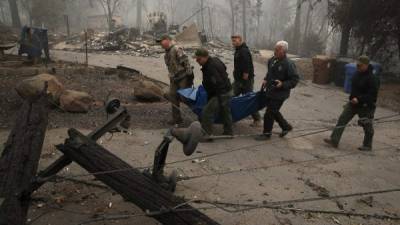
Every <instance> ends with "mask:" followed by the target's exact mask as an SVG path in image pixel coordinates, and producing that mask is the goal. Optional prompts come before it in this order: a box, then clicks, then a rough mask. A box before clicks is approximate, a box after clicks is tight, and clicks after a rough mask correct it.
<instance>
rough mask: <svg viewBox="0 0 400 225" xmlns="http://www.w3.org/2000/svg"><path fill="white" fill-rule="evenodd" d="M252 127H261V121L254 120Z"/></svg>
mask: <svg viewBox="0 0 400 225" xmlns="http://www.w3.org/2000/svg"><path fill="white" fill-rule="evenodd" d="M250 127H261V121H260V120H254V121H253V123H251V124H250Z"/></svg>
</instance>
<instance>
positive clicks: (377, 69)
mask: <svg viewBox="0 0 400 225" xmlns="http://www.w3.org/2000/svg"><path fill="white" fill-rule="evenodd" d="M371 65H372V67H373V68H374V70H373V74H374V75H375V76H378V77H379V76H380V74H381V72H382V65H381V64H379V63H375V62H372V63H371ZM356 72H357V64H355V63H349V64H346V65H345V80H344V91H345V92H346V93H348V94H350V92H351V81H352V79H353V76H354V74H356Z"/></svg>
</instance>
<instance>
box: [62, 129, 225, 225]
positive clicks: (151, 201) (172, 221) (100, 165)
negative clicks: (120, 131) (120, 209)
mask: <svg viewBox="0 0 400 225" xmlns="http://www.w3.org/2000/svg"><path fill="white" fill-rule="evenodd" d="M68 134H69V138H68V139H67V140H66V141H65V143H64V144H63V145H59V146H57V148H58V149H60V150H61V151H62V152H63V153H64V155H65V156H67V157H68V158H70V159H72V160H73V161H74V162H76V163H78V164H79V165H80V166H82V167H83V168H85V169H86V170H87V171H89V172H90V173H93V174H94V176H95V177H96V178H97V179H98V180H100V181H102V182H103V183H105V184H106V185H107V186H109V187H111V188H112V189H113V190H114V191H116V192H117V193H118V194H120V195H121V196H122V197H124V198H125V199H126V200H127V201H130V202H133V203H134V204H135V205H137V206H138V207H139V208H141V209H142V210H144V211H146V212H147V213H148V214H149V216H151V217H153V218H155V219H156V220H158V221H159V222H160V223H162V224H165V225H192V224H199V225H200V224H204V225H205V224H210V225H211V224H218V223H217V222H215V221H214V220H212V219H210V218H209V217H207V216H206V215H204V214H203V213H201V212H199V211H198V210H196V209H195V208H193V207H192V206H190V205H188V204H186V203H185V200H184V199H182V198H178V197H176V196H174V195H173V194H172V193H171V192H168V191H166V190H165V189H164V188H162V187H161V186H160V185H159V184H157V183H156V182H155V181H153V180H152V179H151V178H149V177H147V176H145V175H143V174H142V172H141V171H139V170H138V169H134V168H133V167H132V166H130V165H129V164H127V163H126V162H124V161H122V160H121V159H119V158H118V157H117V156H115V155H114V154H112V153H111V152H109V151H108V150H106V149H105V148H103V147H101V146H100V145H98V144H97V143H96V142H94V141H93V140H91V139H90V138H88V137H86V136H84V135H83V134H81V133H80V132H79V131H77V130H75V129H70V130H69V131H68ZM107 171H118V172H115V173H106V172H107ZM102 172H105V173H103V174H102ZM177 206H180V207H179V208H177ZM175 209H176V211H174V210H175Z"/></svg>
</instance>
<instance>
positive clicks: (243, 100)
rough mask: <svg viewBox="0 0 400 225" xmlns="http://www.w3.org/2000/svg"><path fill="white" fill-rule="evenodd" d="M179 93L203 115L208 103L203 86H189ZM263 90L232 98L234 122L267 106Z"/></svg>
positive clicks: (199, 114) (218, 120)
mask: <svg viewBox="0 0 400 225" xmlns="http://www.w3.org/2000/svg"><path fill="white" fill-rule="evenodd" d="M178 93H179V95H180V96H181V97H182V98H183V99H184V102H185V104H186V105H188V106H189V107H190V108H191V109H192V111H193V112H194V113H195V114H196V115H197V116H199V117H200V116H201V112H202V111H203V108H204V106H205V105H206V104H207V92H206V90H205V89H204V87H203V86H199V87H198V88H187V89H181V90H179V91H178ZM264 96H265V95H264V94H263V93H262V92H257V93H248V94H246V95H242V96H238V97H233V98H232V100H231V112H232V119H233V121H234V122H237V121H240V120H242V119H244V118H246V117H248V116H250V115H251V114H253V113H255V112H257V111H260V110H262V109H263V108H265V106H266V105H265V101H264V100H263V97H264ZM215 122H216V123H221V119H220V118H219V116H217V118H216V120H215Z"/></svg>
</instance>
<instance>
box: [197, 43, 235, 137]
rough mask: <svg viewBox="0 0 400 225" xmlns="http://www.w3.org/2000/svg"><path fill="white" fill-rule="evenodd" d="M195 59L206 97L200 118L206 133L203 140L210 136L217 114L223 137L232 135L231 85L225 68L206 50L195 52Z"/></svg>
mask: <svg viewBox="0 0 400 225" xmlns="http://www.w3.org/2000/svg"><path fill="white" fill-rule="evenodd" d="M195 58H196V61H197V63H199V65H200V66H201V67H202V68H201V71H202V72H203V86H204V88H205V90H206V91H207V95H208V101H207V105H206V106H205V107H204V109H203V111H202V116H201V125H202V127H203V130H204V131H205V132H206V135H205V139H207V138H208V137H209V136H210V135H212V127H213V124H214V120H215V117H216V116H217V115H218V114H219V116H221V118H222V122H223V124H224V135H233V130H232V114H231V108H230V101H231V98H232V85H231V82H230V81H229V78H228V73H227V72H226V66H225V64H224V63H223V62H222V61H221V60H220V59H218V58H216V57H211V56H209V53H208V51H207V50H206V49H198V50H196V52H195Z"/></svg>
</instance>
